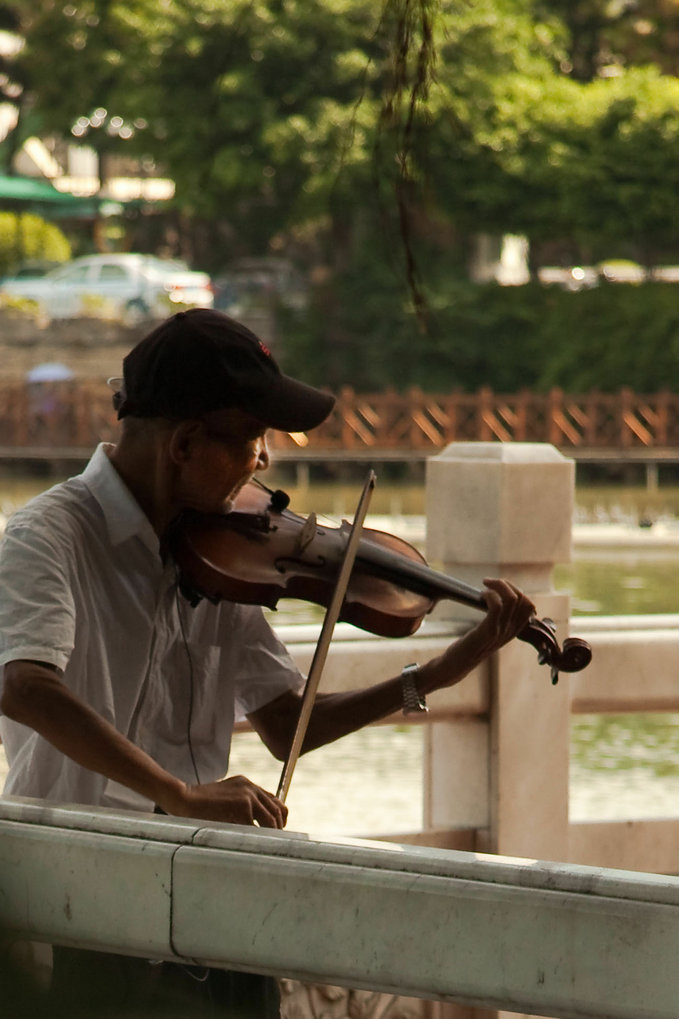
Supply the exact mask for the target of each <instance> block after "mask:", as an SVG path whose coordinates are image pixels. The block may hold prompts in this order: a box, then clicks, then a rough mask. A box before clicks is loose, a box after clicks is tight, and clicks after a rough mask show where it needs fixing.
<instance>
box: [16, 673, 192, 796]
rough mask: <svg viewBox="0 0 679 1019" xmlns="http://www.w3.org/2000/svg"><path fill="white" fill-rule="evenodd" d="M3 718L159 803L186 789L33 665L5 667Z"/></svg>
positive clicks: (56, 679) (52, 676)
mask: <svg viewBox="0 0 679 1019" xmlns="http://www.w3.org/2000/svg"><path fill="white" fill-rule="evenodd" d="M0 707H1V708H2V712H3V714H5V715H6V716H7V717H8V718H12V719H13V720H14V721H17V722H21V723H22V724H23V725H27V726H29V728H31V729H34V730H35V731H36V732H38V733H39V734H40V735H41V736H42V737H44V739H46V740H48V742H50V743H51V744H52V745H53V746H55V747H56V748H57V750H59V751H61V753H63V754H65V755H66V756H67V757H69V758H71V760H73V761H75V762H76V764H79V765H80V766H81V767H83V768H87V769H89V770H90V771H95V772H97V773H98V774H100V775H105V776H106V777H107V778H109V779H112V780H113V781H115V782H119V783H120V784H121V785H124V786H127V787H128V788H130V789H133V790H134V791H135V792H137V793H139V794H140V795H142V796H144V797H146V798H147V799H149V800H151V801H152V802H154V803H161V805H162V804H163V802H164V801H166V800H167V799H168V797H171V796H172V795H177V794H178V793H179V792H180V790H181V789H182V788H183V783H182V782H180V781H179V780H178V779H176V778H174V777H173V776H172V775H170V774H169V773H168V772H167V771H165V770H164V769H163V768H161V767H160V765H158V764H157V763H156V762H155V761H154V760H153V759H152V758H151V757H149V755H148V754H146V753H145V752H144V751H143V750H141V749H140V748H139V747H137V746H135V745H134V743H132V742H131V741H130V740H128V739H127V738H126V737H125V736H123V735H122V733H120V732H119V731H118V730H117V729H116V728H115V727H114V726H113V725H111V724H110V723H109V722H107V721H106V720H105V719H104V718H102V717H101V716H100V715H99V714H97V712H95V711H93V710H92V708H90V707H88V705H87V704H85V703H84V702H83V701H81V700H80V699H79V698H78V697H76V696H75V695H74V694H73V693H72V692H71V691H70V690H69V689H68V687H67V686H66V685H65V684H64V683H63V682H62V681H61V680H60V678H59V676H58V675H57V674H56V673H54V672H52V671H51V670H49V669H47V668H45V667H43V666H41V665H39V664H33V663H30V662H11V663H10V664H9V665H7V666H5V686H4V692H3V697H2V704H1V705H0Z"/></svg>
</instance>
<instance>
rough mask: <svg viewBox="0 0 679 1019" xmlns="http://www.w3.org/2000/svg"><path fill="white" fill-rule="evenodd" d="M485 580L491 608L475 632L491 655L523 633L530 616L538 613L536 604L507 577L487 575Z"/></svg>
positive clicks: (486, 598) (485, 650)
mask: <svg viewBox="0 0 679 1019" xmlns="http://www.w3.org/2000/svg"><path fill="white" fill-rule="evenodd" d="M483 583H484V586H485V591H484V592H483V596H484V599H485V602H486V605H487V606H488V611H487V613H486V615H485V618H484V619H482V620H481V622H480V623H479V624H478V626H477V627H476V632H477V636H478V638H479V640H480V641H481V642H482V647H483V650H484V653H485V654H491V653H492V652H493V651H498V650H499V649H500V648H501V647H503V646H504V645H505V644H507V643H508V642H509V641H510V640H513V639H514V638H515V637H516V636H517V635H518V634H519V633H521V631H522V630H523V628H524V626H525V625H526V623H527V622H528V620H529V619H530V618H531V616H534V615H535V605H534V604H533V602H532V601H531V600H530V598H529V597H528V596H527V595H525V594H524V593H523V591H520V590H519V589H518V587H515V586H514V584H512V583H510V581H508V580H498V579H495V578H490V577H487V578H486V579H485V580H484V582H483Z"/></svg>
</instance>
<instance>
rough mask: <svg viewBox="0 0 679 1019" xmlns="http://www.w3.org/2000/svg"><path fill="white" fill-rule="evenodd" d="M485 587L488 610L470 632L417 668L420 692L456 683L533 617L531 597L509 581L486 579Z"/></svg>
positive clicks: (427, 691)
mask: <svg viewBox="0 0 679 1019" xmlns="http://www.w3.org/2000/svg"><path fill="white" fill-rule="evenodd" d="M484 585H485V590H484V592H483V595H484V598H485V602H486V605H487V606H488V611H487V612H486V614H485V616H484V617H483V618H482V619H481V620H480V622H479V623H477V625H476V626H475V627H474V629H473V630H470V631H469V632H468V633H466V634H465V635H464V637H462V638H461V639H460V640H458V641H456V642H455V643H454V644H452V645H451V646H450V647H449V648H448V650H447V651H445V652H444V653H443V654H442V655H440V656H439V657H438V658H435V659H433V660H432V661H430V662H427V664H426V665H423V666H422V667H421V668H420V675H419V677H418V686H419V688H420V690H421V692H422V693H432V692H433V691H434V690H440V689H442V688H443V687H446V686H454V685H455V683H459V681H460V680H461V679H463V678H464V677H465V676H467V675H468V674H469V673H470V672H471V670H472V669H474V668H475V667H476V666H477V665H479V663H480V662H482V661H483V660H484V659H485V658H487V657H488V655H491V654H493V652H495V651H498V650H499V649H500V648H501V647H503V646H504V645H505V644H507V643H508V642H509V641H510V640H513V639H514V638H515V637H516V636H517V635H518V634H519V633H521V631H522V630H523V628H524V626H525V625H526V623H527V622H528V620H529V619H530V618H531V616H533V615H535V605H534V604H533V602H532V601H531V600H530V598H529V597H528V596H527V595H525V594H524V593H523V591H520V590H519V589H518V587H515V586H514V584H512V583H510V582H509V581H508V580H499V579H495V578H487V579H486V580H484Z"/></svg>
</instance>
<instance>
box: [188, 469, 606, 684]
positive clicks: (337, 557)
mask: <svg viewBox="0 0 679 1019" xmlns="http://www.w3.org/2000/svg"><path fill="white" fill-rule="evenodd" d="M287 503H288V497H287V495H285V493H284V492H271V491H270V490H269V489H267V488H265V487H264V486H263V485H262V484H261V483H260V482H258V481H251V482H249V483H248V484H247V485H245V486H244V487H243V489H242V490H241V492H240V493H239V494H238V496H237V498H236V500H235V503H234V507H233V510H232V512H230V513H224V514H199V513H192V512H187V513H185V514H183V515H182V517H181V519H180V521H179V522H178V525H177V526H176V527H175V529H174V531H173V534H172V535H171V538H170V550H171V552H172V555H173V557H174V559H175V562H176V563H177V565H178V567H179V570H180V577H181V580H180V587H181V589H182V592H183V593H184V594H185V595H186V597H187V598H188V599H189V600H190V601H191V602H192V603H194V604H195V603H196V602H197V601H198V600H199V599H200V598H201V597H206V598H208V599H209V600H211V601H215V602H216V601H221V600H222V599H224V600H227V601H234V602H241V603H245V604H257V605H264V606H266V607H268V608H272V609H273V608H275V607H276V605H277V604H278V601H279V599H280V598H297V599H302V600H304V601H309V602H313V603H315V604H317V605H322V606H327V605H328V604H329V602H330V598H331V597H332V592H333V590H334V586H335V581H336V578H337V575H338V573H339V569H340V565H341V563H342V559H343V555H344V550H345V547H346V544H347V540H348V535H349V531H350V525H349V524H348V523H346V522H344V523H343V524H342V525H341V526H340V527H327V526H325V525H321V524H319V523H318V521H317V519H316V516H315V514H313V513H312V514H310V516H308V517H302V516H299V515H298V514H296V513H293V512H292V511H290V510H289V509H287ZM442 598H449V599H452V600H453V601H457V602H459V603H462V604H465V605H470V606H472V607H473V608H477V609H480V610H481V611H485V609H486V604H485V600H484V597H483V592H482V591H481V590H479V589H477V588H475V587H472V586H471V585H469V584H465V583H463V582H462V581H459V580H455V579H454V578H452V577H447V576H446V575H445V574H442V573H438V572H436V571H435V570H432V569H431V568H430V567H429V566H428V565H427V563H426V560H425V559H424V558H423V556H422V555H420V553H419V552H418V551H417V549H415V548H413V546H412V545H410V544H409V543H408V542H406V541H403V540H402V539H401V538H398V537H396V536H395V535H391V534H387V533H385V532H383V531H375V530H371V529H368V528H365V529H364V530H363V531H362V534H361V540H360V544H359V550H358V553H357V555H356V560H355V563H354V568H353V571H352V574H351V578H350V581H349V586H348V589H347V592H346V595H345V599H344V602H343V605H342V611H341V613H340V617H339V618H340V619H341V620H342V621H344V622H348V623H352V624H353V625H355V626H358V627H360V628H361V629H364V630H367V631H369V632H370V633H374V634H378V635H380V636H384V637H406V636H409V635H410V634H412V633H414V632H415V631H416V630H417V629H418V628H419V626H420V625H421V623H422V620H423V619H424V617H425V616H426V615H427V613H428V612H430V611H431V610H432V608H433V607H434V605H435V604H436V603H437V602H438V601H440V600H441V599H442ZM518 636H519V639H520V640H525V641H527V642H528V643H530V644H532V645H533V646H534V647H535V648H536V650H537V652H538V656H539V660H540V662H541V663H543V664H547V665H549V666H550V667H551V670H552V681H553V682H556V680H557V677H558V672H559V671H560V670H561V671H564V672H578V671H579V670H580V669H583V668H585V666H586V665H588V664H589V661H590V659H591V648H590V646H589V644H587V643H586V641H584V640H580V639H579V638H577V637H571V638H568V639H567V640H565V641H564V644H563V650H562V649H561V648H560V647H559V644H558V642H557V640H556V636H555V627H554V624H553V623H552V622H551V621H550V620H538V619H536V618H533V619H531V620H530V621H529V622H528V624H527V626H526V627H525V629H524V630H523V631H522V632H521V633H520V634H519V635H518Z"/></svg>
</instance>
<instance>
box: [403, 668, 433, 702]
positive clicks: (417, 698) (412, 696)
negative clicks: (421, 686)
mask: <svg viewBox="0 0 679 1019" xmlns="http://www.w3.org/2000/svg"><path fill="white" fill-rule="evenodd" d="M419 671H420V667H419V665H416V664H412V665H406V666H405V668H404V669H403V670H402V672H401V691H402V693H403V714H404V715H415V714H419V713H420V712H422V711H429V708H428V707H427V702H426V700H425V698H424V694H421V693H420V691H419V690H418V689H417V683H416V682H415V680H416V679H417V674H418V672H419Z"/></svg>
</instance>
